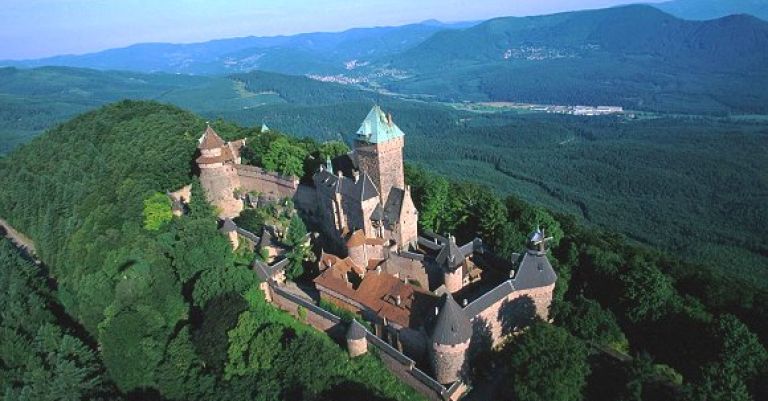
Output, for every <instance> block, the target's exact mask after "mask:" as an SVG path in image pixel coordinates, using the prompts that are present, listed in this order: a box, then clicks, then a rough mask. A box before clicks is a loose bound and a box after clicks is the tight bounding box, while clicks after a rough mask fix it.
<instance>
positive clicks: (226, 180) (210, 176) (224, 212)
mask: <svg viewBox="0 0 768 401" xmlns="http://www.w3.org/2000/svg"><path fill="white" fill-rule="evenodd" d="M200 184H201V185H202V187H203V189H204V190H205V196H206V197H207V198H208V202H210V203H211V204H212V205H214V206H215V207H216V208H218V209H219V217H235V216H237V215H238V214H240V211H241V210H243V202H242V201H241V200H240V199H237V198H235V195H234V193H235V189H236V188H238V187H239V186H240V179H239V178H238V176H237V172H236V171H235V167H234V166H233V165H218V166H217V167H212V168H201V169H200Z"/></svg>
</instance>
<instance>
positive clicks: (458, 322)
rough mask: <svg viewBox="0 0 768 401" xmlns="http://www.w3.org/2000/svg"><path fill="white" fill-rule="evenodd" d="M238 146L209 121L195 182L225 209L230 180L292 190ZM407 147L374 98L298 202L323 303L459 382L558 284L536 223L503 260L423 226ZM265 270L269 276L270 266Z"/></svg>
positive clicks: (360, 345) (354, 339)
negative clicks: (312, 244) (343, 147)
mask: <svg viewBox="0 0 768 401" xmlns="http://www.w3.org/2000/svg"><path fill="white" fill-rule="evenodd" d="M243 145H244V141H235V142H228V143H225V142H224V141H223V140H221V138H219V137H218V135H216V134H215V132H214V131H213V130H212V129H211V128H210V127H208V129H207V130H206V132H205V133H204V134H203V136H202V137H201V139H200V144H199V148H200V152H201V156H200V157H199V158H198V159H197V163H198V165H199V167H200V181H201V183H202V185H203V187H204V189H205V192H206V195H207V196H208V199H209V200H210V201H211V202H212V203H213V204H214V205H216V206H217V207H218V208H219V210H220V212H221V213H220V215H221V216H222V217H231V216H234V215H236V214H237V213H239V211H240V210H242V208H243V202H242V200H241V199H238V197H237V196H235V194H234V193H235V192H236V191H235V190H236V189H238V188H239V189H241V190H245V191H248V190H253V191H259V192H262V193H263V192H266V191H265V188H270V189H272V190H273V192H275V194H295V193H296V186H295V185H294V186H291V185H292V184H287V182H294V181H291V180H286V179H285V178H283V177H278V178H281V179H282V180H283V181H281V184H275V181H274V179H265V178H263V177H262V178H260V179H259V180H256V179H252V178H251V175H249V174H252V171H253V169H255V168H251V167H248V166H243V165H242V164H240V159H239V150H240V148H241V147H242V146H243ZM404 145H405V135H404V133H403V131H402V130H400V128H399V127H398V126H397V125H396V124H395V122H394V121H393V118H392V116H391V115H390V114H386V113H384V112H383V111H382V110H381V108H380V107H378V106H374V107H373V109H372V110H371V111H370V113H368V115H367V116H366V117H365V119H364V120H363V122H362V124H361V126H360V129H359V130H358V131H357V133H356V135H355V140H354V146H353V150H352V151H351V152H350V153H349V154H346V155H342V156H339V157H337V158H335V159H333V160H327V161H326V163H325V164H324V165H323V166H321V167H320V169H319V171H317V172H316V173H315V174H314V176H313V184H314V187H313V188H306V191H305V193H306V192H311V193H312V194H313V201H311V202H304V203H303V206H302V205H299V203H298V202H297V206H298V207H303V208H305V209H308V210H305V212H306V214H308V215H311V216H314V218H315V220H317V223H318V225H319V227H320V229H321V230H322V231H323V233H324V234H325V235H324V240H325V245H327V246H325V247H324V248H323V249H324V251H323V252H322V253H321V254H320V255H319V258H318V274H317V276H316V277H315V278H314V280H313V281H314V284H315V287H316V289H317V291H318V292H319V296H320V299H321V300H323V301H325V302H328V303H332V304H334V305H336V306H337V307H340V308H344V309H346V310H348V311H350V312H353V313H355V314H356V315H358V316H359V318H360V319H361V320H363V321H366V322H368V324H369V325H370V326H371V327H372V330H373V331H374V332H375V337H376V338H377V341H378V340H382V341H384V342H386V343H388V344H389V345H391V346H392V347H393V348H395V349H397V350H398V351H400V352H402V353H403V354H404V355H407V356H408V357H409V358H411V359H413V360H414V361H422V363H423V364H424V365H425V366H429V369H430V370H431V372H432V377H433V378H434V380H435V381H436V382H438V383H441V384H443V385H446V386H449V385H453V384H456V383H461V382H462V381H463V380H464V378H465V377H466V376H465V374H466V372H467V368H468V364H470V363H471V359H472V356H473V355H474V354H475V353H476V352H478V351H481V350H483V349H487V348H490V347H493V346H496V345H498V344H500V343H501V342H502V341H504V339H506V338H508V336H509V335H511V334H513V333H515V332H516V331H517V330H520V329H521V328H524V327H525V326H526V325H527V324H528V323H530V322H531V321H532V320H533V319H534V318H535V317H539V318H541V319H544V320H548V309H549V306H550V304H551V302H552V294H553V291H554V287H555V281H556V280H557V276H556V274H555V272H554V270H553V268H552V265H551V264H550V263H549V260H548V258H547V243H548V241H549V240H550V238H547V237H546V236H545V234H544V233H543V232H542V231H541V230H538V229H537V230H535V231H534V232H533V233H532V234H531V236H530V238H529V243H528V246H527V249H524V250H523V252H521V254H519V255H516V257H515V258H514V260H512V261H509V260H503V259H501V258H499V257H497V256H495V255H494V254H493V253H492V252H491V251H490V250H489V249H487V247H486V246H485V245H484V244H483V241H482V240H481V239H479V238H475V239H473V240H471V241H469V242H467V243H464V244H460V243H458V242H457V240H456V238H455V237H453V236H451V235H447V236H442V235H438V234H434V233H429V232H421V233H419V231H418V228H417V222H418V211H417V210H416V207H415V205H414V203H413V200H412V199H411V190H410V187H408V186H407V185H406V184H405V178H404V169H403V147H404ZM260 174H262V176H263V175H265V174H267V173H265V172H263V171H261V173H260ZM281 191H282V192H281ZM232 230H233V228H231V227H230V229H229V232H232ZM331 249H333V251H332V250H331ZM262 270H266V269H263V268H262ZM262 273H263V275H264V277H265V279H267V280H269V278H270V274H272V273H270V272H267V271H262ZM364 334H365V329H363V328H362V326H361V325H360V324H359V323H353V324H351V325H350V326H349V331H348V332H347V336H346V339H347V345H348V351H349V353H350V355H351V356H356V355H360V354H363V353H365V352H366V350H367V346H368V345H367V344H368V343H367V340H366V336H365V335H364Z"/></svg>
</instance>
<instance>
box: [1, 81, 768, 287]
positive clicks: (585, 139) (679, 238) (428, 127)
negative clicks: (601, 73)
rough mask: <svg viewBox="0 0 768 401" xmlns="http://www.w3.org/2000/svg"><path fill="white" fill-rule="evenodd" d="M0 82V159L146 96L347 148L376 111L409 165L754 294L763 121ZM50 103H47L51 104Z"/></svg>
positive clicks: (286, 86)
mask: <svg viewBox="0 0 768 401" xmlns="http://www.w3.org/2000/svg"><path fill="white" fill-rule="evenodd" d="M0 71H2V72H3V74H5V75H4V76H5V78H4V80H2V82H3V83H2V84H0V88H1V89H2V90H1V91H2V92H3V93H7V94H8V95H7V96H4V97H0V102H2V101H3V100H2V99H6V103H3V104H5V105H7V106H8V107H0V117H1V118H2V124H1V125H0V148H3V147H5V148H6V149H9V148H11V147H12V146H14V143H15V142H22V141H26V140H28V138H27V137H26V136H27V135H28V134H31V133H37V132H39V131H41V130H43V129H44V128H46V127H49V126H52V125H53V124H54V123H57V122H59V121H63V120H64V119H65V118H68V116H69V115H70V114H73V113H77V112H80V111H81V110H85V109H88V108H93V107H96V106H97V105H99V104H101V103H104V102H107V101H109V100H110V99H113V98H114V97H115V96H134V97H149V98H159V99H162V100H163V101H166V102H172V103H175V104H177V105H180V106H182V107H185V108H189V109H190V110H193V111H195V112H197V113H200V114H202V115H203V116H205V117H206V118H209V119H213V118H217V117H221V118H224V119H225V120H228V121H234V122H237V123H239V124H240V125H244V126H261V124H262V123H266V124H267V125H268V126H269V127H271V128H273V129H277V130H280V131H283V132H290V133H292V134H295V135H297V136H298V137H310V138H313V139H315V140H318V141H326V140H344V141H346V142H347V143H349V142H350V141H351V140H352V135H353V133H354V132H355V131H356V130H357V128H358V127H359V124H360V121H361V116H364V115H365V114H366V113H367V112H368V110H369V109H370V107H371V104H373V103H374V102H378V103H379V104H381V105H382V106H383V107H384V108H386V109H387V110H388V111H391V112H392V113H393V115H394V118H395V121H396V122H397V124H398V125H399V126H400V127H401V128H402V129H403V130H404V131H405V132H406V133H407V146H406V158H407V160H409V161H411V162H414V163H416V164H419V165H423V166H425V167H429V168H430V169H431V170H434V171H437V172H439V173H441V174H444V175H446V176H454V177H460V178H462V179H466V180H471V181H474V182H482V183H485V184H488V185H490V186H492V187H493V188H494V189H496V190H497V191H499V193H501V194H509V193H513V194H516V195H517V196H520V197H521V198H523V199H525V200H526V201H529V202H534V203H537V204H542V205H545V206H547V207H549V208H552V209H554V210H558V211H561V212H567V213H571V214H574V215H576V216H578V217H579V218H580V219H583V221H586V222H589V223H592V224H595V225H598V226H602V227H607V228H611V229H614V230H615V231H618V232H621V233H623V234H624V235H627V236H628V237H630V238H631V239H633V240H637V241H640V242H643V243H648V244H652V245H654V246H657V247H660V248H663V249H666V250H669V251H672V252H674V253H676V254H677V256H679V257H681V258H683V259H686V260H691V261H696V262H699V263H705V264H708V265H711V266H714V268H716V269H720V270H721V271H724V272H727V273H732V272H735V273H736V274H737V275H739V276H740V277H742V278H747V279H750V280H752V281H753V282H755V283H761V284H763V285H765V283H768V280H767V279H768V271H766V269H764V268H763V267H765V266H768V257H767V255H768V251H766V248H765V244H766V243H768V238H766V233H765V230H764V229H763V227H762V226H761V222H762V221H766V220H768V219H767V218H766V214H767V213H768V209H767V208H766V205H765V202H763V201H762V200H761V199H763V198H764V197H765V194H766V191H768V189H767V188H768V181H767V180H768V178H766V171H768V156H766V154H768V151H767V150H768V149H767V148H766V146H768V145H766V140H765V139H766V137H767V135H768V124H766V120H765V119H764V118H760V117H749V116H737V115H734V116H727V117H714V116H706V117H705V116H684V115H668V114H667V115H665V114H661V115H657V114H639V115H638V116H639V118H637V119H627V118H623V117H600V118H594V117H573V116H559V115H549V114H518V113H514V112H509V111H508V112H493V113H491V112H471V111H467V110H463V109H457V108H454V107H450V105H446V104H440V103H435V102H425V101H416V100H406V99H402V98H398V97H393V96H384V95H378V94H376V93H375V92H370V91H362V90H359V89H354V88H351V87H348V86H342V85H336V84H330V83H322V82H317V81H313V80H310V79H307V78H304V77H293V76H286V75H280V74H274V73H266V72H251V73H247V74H238V75H234V76H232V77H231V79H225V78H211V77H187V76H176V75H162V74H160V75H154V74H136V73H113V72H98V71H91V70H78V69H62V68H41V69H36V70H15V69H4V70H0ZM94 83H96V84H94ZM109 88H117V89H114V90H113V89H109ZM104 91H106V92H104ZM722 92H728V91H726V90H723V91H722ZM52 93H55V94H57V95H56V96H55V97H54V98H55V99H59V100H57V101H54V102H51V101H50V97H51V96H52V95H51V94H52ZM8 99H15V100H13V101H10V100H8ZM35 99H36V100H35ZM46 99H48V100H46ZM14 105H15V106H14ZM436 143H439V145H437V146H436ZM1 152H2V151H1V150H0V153H1ZM660 228H663V229H660Z"/></svg>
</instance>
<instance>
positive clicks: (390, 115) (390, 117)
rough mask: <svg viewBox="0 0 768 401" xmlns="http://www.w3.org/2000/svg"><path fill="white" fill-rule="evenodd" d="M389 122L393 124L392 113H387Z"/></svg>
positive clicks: (390, 124)
mask: <svg viewBox="0 0 768 401" xmlns="http://www.w3.org/2000/svg"><path fill="white" fill-rule="evenodd" d="M387 124H388V125H389V126H392V113H387Z"/></svg>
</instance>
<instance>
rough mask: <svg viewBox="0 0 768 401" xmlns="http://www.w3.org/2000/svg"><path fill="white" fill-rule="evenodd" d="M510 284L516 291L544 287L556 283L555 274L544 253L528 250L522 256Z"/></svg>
mask: <svg viewBox="0 0 768 401" xmlns="http://www.w3.org/2000/svg"><path fill="white" fill-rule="evenodd" d="M518 266H519V267H518V268H517V272H516V273H515V278H514V279H512V284H513V285H514V286H515V288H516V289H518V290H525V289H529V288H538V287H546V286H548V285H552V284H554V283H555V281H557V274H555V270H554V269H553V268H552V265H551V264H550V263H549V259H548V258H547V254H546V252H539V251H535V250H528V251H527V252H525V253H524V254H523V257H522V258H521V260H520V264H519V265H518Z"/></svg>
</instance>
